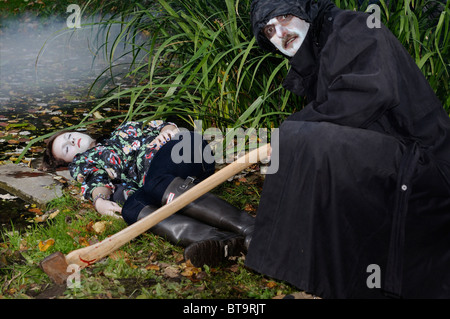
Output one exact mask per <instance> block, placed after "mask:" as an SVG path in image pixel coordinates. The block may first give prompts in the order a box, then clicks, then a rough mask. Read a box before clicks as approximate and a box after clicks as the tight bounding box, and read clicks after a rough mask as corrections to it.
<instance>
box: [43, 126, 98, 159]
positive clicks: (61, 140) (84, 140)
mask: <svg viewBox="0 0 450 319" xmlns="http://www.w3.org/2000/svg"><path fill="white" fill-rule="evenodd" d="M93 146H95V141H94V140H93V139H92V138H91V137H90V136H89V135H87V134H83V133H78V132H67V133H64V134H61V135H59V136H58V137H57V138H55V140H54V141H53V146H52V153H53V156H54V157H55V158H57V159H61V160H63V161H65V162H67V163H70V162H72V160H73V158H74V157H75V155H77V154H78V153H83V152H85V151H87V150H88V149H90V148H91V147H93Z"/></svg>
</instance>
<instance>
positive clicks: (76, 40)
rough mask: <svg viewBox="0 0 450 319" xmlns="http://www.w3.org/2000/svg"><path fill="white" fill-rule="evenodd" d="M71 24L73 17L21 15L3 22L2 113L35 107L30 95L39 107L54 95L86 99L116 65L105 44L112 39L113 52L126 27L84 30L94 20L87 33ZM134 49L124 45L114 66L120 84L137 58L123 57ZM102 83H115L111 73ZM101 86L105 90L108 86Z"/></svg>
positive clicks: (0, 48)
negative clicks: (48, 17) (84, 95)
mask: <svg viewBox="0 0 450 319" xmlns="http://www.w3.org/2000/svg"><path fill="white" fill-rule="evenodd" d="M68 15H69V14H68ZM66 20H67V17H60V18H52V19H51V21H49V20H42V19H40V18H36V17H29V16H21V17H18V18H14V19H12V18H10V19H8V20H6V21H2V23H1V24H2V27H1V28H0V112H1V111H7V110H8V109H9V110H11V108H20V109H23V108H26V105H29V106H33V105H30V103H31V101H29V97H30V96H31V97H33V99H34V102H37V104H38V105H39V104H43V103H45V102H43V100H44V99H48V98H51V97H52V96H61V95H63V96H66V97H67V96H69V97H70V96H73V97H79V98H74V99H75V100H77V99H81V98H82V96H83V94H87V93H88V89H89V86H90V85H91V84H92V83H93V82H94V81H95V79H96V78H97V77H98V76H99V75H101V74H102V72H103V71H104V70H105V69H106V68H107V67H108V66H109V65H110V64H109V63H110V61H109V55H108V54H106V53H105V50H104V48H105V45H104V42H105V41H106V36H108V37H109V43H108V44H107V47H108V48H109V49H110V48H111V46H112V41H113V40H114V39H115V38H116V36H117V34H118V33H119V32H120V26H118V25H117V26H113V27H112V28H111V29H102V27H100V26H91V25H87V26H86V25H83V24H86V23H89V22H90V21H82V27H81V28H73V29H68V28H67V21H66ZM128 50H130V47H129V46H126V47H124V45H123V44H121V45H119V46H118V47H117V51H116V52H115V57H114V59H113V61H112V62H111V63H112V65H114V68H113V72H114V74H113V76H112V78H113V79H114V81H115V82H116V83H115V84H116V85H117V84H120V83H121V82H122V80H123V76H124V75H125V74H126V73H127V72H128V70H129V63H130V61H131V56H126V57H122V58H119V57H120V56H121V55H122V53H123V52H125V51H128ZM116 57H117V58H116ZM102 78H103V79H104V81H108V80H109V81H110V80H111V74H110V73H109V72H106V73H105V74H104V75H103V77H102ZM98 83H99V85H100V84H101V83H102V81H99V82H98ZM108 88H110V87H105V88H104V89H105V90H107V89H108ZM24 97H25V102H26V103H24ZM31 104H33V103H31Z"/></svg>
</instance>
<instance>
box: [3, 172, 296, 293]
mask: <svg viewBox="0 0 450 319" xmlns="http://www.w3.org/2000/svg"><path fill="white" fill-rule="evenodd" d="M261 186H262V179H261V175H259V174H257V173H250V174H249V175H247V176H245V177H241V178H239V179H235V180H233V181H231V182H226V183H224V184H223V185H221V186H219V187H218V188H216V189H215V190H214V193H216V194H218V195H220V196H223V197H224V198H226V200H228V201H229V202H231V203H233V204H234V205H236V206H238V207H240V208H241V209H243V210H245V211H247V212H248V213H250V214H254V213H255V209H256V207H257V203H258V196H259V192H260V191H261ZM78 194H79V187H78V186H77V185H69V186H68V187H67V189H66V193H65V196H63V197H62V198H59V199H56V200H54V201H52V202H51V203H50V204H49V206H48V208H47V210H45V211H41V210H39V209H34V212H35V214H36V217H35V218H33V219H32V220H30V225H29V226H28V228H27V229H24V230H13V231H9V232H6V233H3V234H2V242H0V299H1V298H3V299H18V298H64V299H71V298H77V299H84V298H86V299H96V298H100V299H110V298H151V299H154V298H167V299H172V298H177V299H187V298H198V299H228V298H256V299H258V298H274V297H276V298H279V297H282V296H283V295H284V294H288V293H291V292H293V291H295V289H294V287H292V286H290V285H288V284H286V283H283V282H279V281H275V280H273V279H270V278H267V277H264V276H261V275H259V274H257V273H255V272H253V271H251V270H250V269H248V268H246V267H245V266H244V260H245V257H244V256H241V257H238V258H233V259H232V260H230V261H229V262H228V263H226V264H224V265H222V266H220V267H216V268H209V267H206V266H205V267H203V268H196V267H193V266H192V265H191V264H190V263H189V262H187V261H186V260H184V259H183V248H182V247H180V246H176V245H172V244H171V243H169V242H167V241H165V240H164V239H162V238H161V237H159V236H156V235H153V234H151V233H144V234H142V235H141V236H139V237H137V238H136V239H134V240H132V241H131V242H130V243H128V244H126V245H124V246H123V247H121V248H120V249H119V250H117V251H116V252H115V253H113V254H112V255H110V256H109V257H107V258H105V259H104V260H101V261H99V262H97V263H95V264H93V265H91V266H89V267H88V268H85V269H83V270H82V271H81V276H80V286H79V287H76V286H74V287H58V286H56V285H54V284H53V283H52V281H51V280H50V278H49V277H48V276H47V275H46V274H45V273H44V272H43V271H42V270H41V269H40V268H39V262H40V261H41V260H42V259H44V258H45V257H46V256H49V255H50V254H52V253H54V252H56V251H61V252H62V253H64V254H67V253H69V252H70V251H72V250H75V249H78V248H82V247H85V246H87V245H91V244H93V243H95V242H97V241H101V240H103V239H104V238H106V237H108V236H110V235H112V234H114V233H116V232H118V231H120V230H121V229H122V228H123V227H125V226H126V224H125V222H124V221H123V220H117V219H114V218H110V217H102V216H100V215H99V214H97V213H96V212H95V210H94V209H93V207H92V205H91V204H90V203H89V202H83V201H82V200H81V198H79V195H78Z"/></svg>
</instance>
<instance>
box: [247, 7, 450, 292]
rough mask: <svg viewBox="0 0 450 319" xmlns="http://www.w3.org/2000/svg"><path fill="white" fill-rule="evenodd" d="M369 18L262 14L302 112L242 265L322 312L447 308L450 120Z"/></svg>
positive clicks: (263, 31)
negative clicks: (321, 301)
mask: <svg viewBox="0 0 450 319" xmlns="http://www.w3.org/2000/svg"><path fill="white" fill-rule="evenodd" d="M369 18H371V17H370V16H369V15H368V14H367V13H363V12H354V11H347V10H341V9H338V8H337V7H336V6H335V5H334V4H333V3H332V2H330V1H328V0H318V1H312V0H254V1H253V3H252V7H251V20H252V27H253V31H254V35H255V37H256V39H257V42H258V44H259V45H260V47H262V48H263V49H266V50H269V51H273V52H275V51H277V50H279V51H280V52H281V53H282V54H283V55H285V56H286V57H287V58H288V59H289V60H290V61H289V62H290V66H291V67H290V70H289V72H288V74H287V77H286V79H285V80H284V82H283V85H284V87H285V88H286V89H288V90H290V91H292V92H293V93H295V94H297V95H301V96H306V98H307V101H308V103H307V105H306V106H305V107H304V108H303V109H302V110H300V111H299V112H296V113H294V114H292V115H290V116H289V117H288V118H287V119H286V120H285V121H284V122H283V123H281V125H280V127H279V169H278V171H277V172H276V173H274V174H271V175H267V176H266V180H265V183H264V187H263V191H262V194H261V199H260V204H259V208H258V212H257V217H256V225H255V232H254V235H253V239H252V242H251V243H250V247H249V251H248V254H247V256H246V265H247V266H248V267H250V268H252V269H254V270H255V271H257V272H260V273H262V274H265V275H268V276H271V277H273V278H276V279H279V280H284V281H287V282H289V283H291V284H293V285H295V286H296V287H297V288H299V289H301V290H303V291H306V292H309V293H311V294H314V295H316V296H319V297H322V298H386V297H401V298H449V297H450V271H449V270H450V245H449V243H450V119H449V115H448V114H447V113H446V112H445V110H444V108H443V107H442V104H441V103H440V101H439V100H438V98H437V97H436V95H435V93H434V92H433V90H432V89H431V87H430V85H429V83H428V82H427V80H426V78H425V77H424V76H423V74H422V73H421V71H420V70H419V69H418V67H417V66H416V64H415V62H414V61H413V59H412V58H411V56H410V55H409V54H408V52H407V51H406V50H405V48H404V47H403V46H402V45H401V43H400V42H399V41H398V40H397V39H396V38H395V36H394V35H393V34H392V33H391V32H390V31H389V30H388V29H387V28H386V27H385V26H383V25H381V27H379V28H377V27H373V28H371V27H369V26H370V24H368V23H367V20H368V19H369Z"/></svg>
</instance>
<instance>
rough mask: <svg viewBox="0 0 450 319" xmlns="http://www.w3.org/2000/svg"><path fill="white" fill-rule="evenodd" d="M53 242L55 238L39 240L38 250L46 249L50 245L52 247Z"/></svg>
mask: <svg viewBox="0 0 450 319" xmlns="http://www.w3.org/2000/svg"><path fill="white" fill-rule="evenodd" d="M54 244H55V240H54V239H53V238H50V239H47V240H44V241H42V240H41V241H40V242H39V250H40V251H47V250H48V249H49V248H50V247H52V246H53V245H54Z"/></svg>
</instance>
